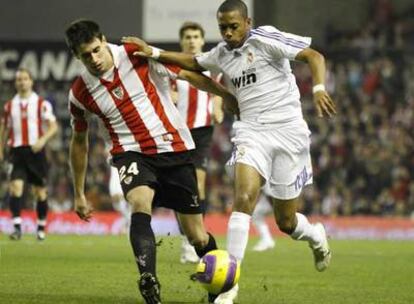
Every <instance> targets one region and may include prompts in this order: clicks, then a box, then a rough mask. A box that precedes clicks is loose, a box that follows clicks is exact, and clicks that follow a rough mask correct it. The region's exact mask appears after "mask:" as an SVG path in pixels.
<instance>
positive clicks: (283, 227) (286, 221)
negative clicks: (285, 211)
mask: <svg viewBox="0 0 414 304" xmlns="http://www.w3.org/2000/svg"><path fill="white" fill-rule="evenodd" d="M276 222H277V226H278V227H279V229H280V231H282V232H284V233H286V234H288V235H291V234H292V233H293V231H295V228H296V222H295V219H294V218H288V217H284V218H278V219H276Z"/></svg>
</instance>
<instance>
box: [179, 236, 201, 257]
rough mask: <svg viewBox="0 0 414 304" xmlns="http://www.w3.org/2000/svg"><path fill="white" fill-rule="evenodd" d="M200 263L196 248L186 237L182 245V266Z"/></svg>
mask: <svg viewBox="0 0 414 304" xmlns="http://www.w3.org/2000/svg"><path fill="white" fill-rule="evenodd" d="M199 261H200V258H199V257H198V255H197V253H196V251H195V249H194V247H193V246H192V245H191V244H190V243H189V242H188V240H187V238H186V237H183V241H182V244H181V256H180V262H181V264H187V263H191V264H195V263H198V262H199Z"/></svg>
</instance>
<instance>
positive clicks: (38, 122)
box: [37, 97, 43, 137]
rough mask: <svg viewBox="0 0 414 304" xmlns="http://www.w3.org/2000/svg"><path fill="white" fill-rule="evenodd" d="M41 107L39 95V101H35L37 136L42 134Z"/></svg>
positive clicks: (41, 100) (41, 99) (41, 101)
mask: <svg viewBox="0 0 414 304" xmlns="http://www.w3.org/2000/svg"><path fill="white" fill-rule="evenodd" d="M42 108H43V98H42V97H39V101H38V102H37V131H38V134H39V137H42V135H43V128H42Z"/></svg>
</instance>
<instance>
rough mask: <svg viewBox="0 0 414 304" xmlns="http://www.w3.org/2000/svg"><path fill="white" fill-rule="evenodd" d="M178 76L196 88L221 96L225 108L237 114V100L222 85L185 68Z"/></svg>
mask: <svg viewBox="0 0 414 304" xmlns="http://www.w3.org/2000/svg"><path fill="white" fill-rule="evenodd" d="M178 78H180V79H183V80H186V81H188V82H189V83H191V84H192V85H193V86H195V87H196V88H198V89H200V90H202V91H206V92H209V93H212V94H214V95H217V96H220V97H221V98H223V102H224V104H225V107H226V109H228V110H229V111H230V112H231V113H232V114H234V115H237V116H238V115H239V114H240V112H239V108H238V102H237V99H236V97H234V95H233V94H231V93H230V92H229V91H228V90H227V89H226V88H225V87H224V86H223V85H221V84H220V83H218V82H216V81H214V80H212V79H211V78H209V77H207V76H205V75H203V74H201V73H198V72H192V71H187V70H181V71H180V73H179V74H178Z"/></svg>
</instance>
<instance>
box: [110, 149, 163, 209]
mask: <svg viewBox="0 0 414 304" xmlns="http://www.w3.org/2000/svg"><path fill="white" fill-rule="evenodd" d="M112 163H113V165H114V166H115V167H116V168H117V171H118V175H119V182H120V184H121V188H122V192H123V193H124V196H125V198H126V200H127V201H128V202H129V203H130V204H131V209H132V212H133V213H134V212H144V213H148V214H151V207H152V202H153V199H154V194H155V191H154V189H155V188H156V187H157V177H156V175H155V172H154V170H153V168H152V167H151V165H149V164H148V162H147V161H146V159H145V158H144V157H142V156H141V155H139V154H138V153H134V152H125V153H122V154H120V155H117V156H115V157H114V158H113V160H112Z"/></svg>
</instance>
